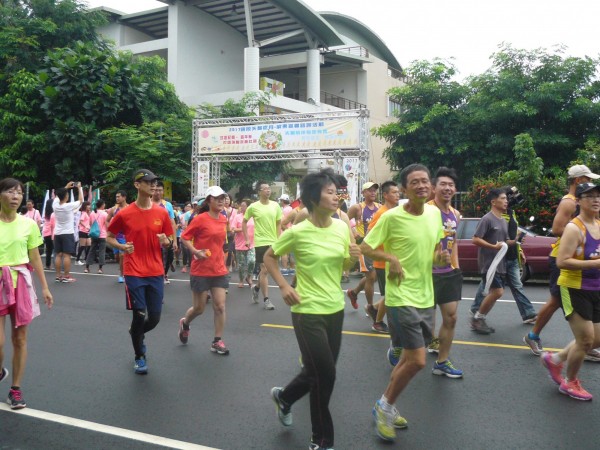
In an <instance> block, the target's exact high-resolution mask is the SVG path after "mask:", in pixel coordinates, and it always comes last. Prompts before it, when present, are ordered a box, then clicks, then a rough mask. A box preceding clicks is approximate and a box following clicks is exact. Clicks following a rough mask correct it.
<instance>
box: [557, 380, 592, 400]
mask: <svg viewBox="0 0 600 450" xmlns="http://www.w3.org/2000/svg"><path fill="white" fill-rule="evenodd" d="M558 390H559V392H560V393H561V394H565V395H568V396H569V397H571V398H574V399H576V400H583V401H589V400H591V399H592V397H593V396H592V394H590V393H589V392H588V391H586V390H585V389H584V388H583V387H581V383H580V382H579V380H578V379H577V378H576V379H574V380H573V381H567V380H563V382H562V383H560V387H559V388H558Z"/></svg>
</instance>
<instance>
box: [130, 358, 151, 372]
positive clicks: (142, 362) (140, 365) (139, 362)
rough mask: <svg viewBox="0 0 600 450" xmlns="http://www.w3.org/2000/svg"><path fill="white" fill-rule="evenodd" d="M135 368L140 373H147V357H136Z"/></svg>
mask: <svg viewBox="0 0 600 450" xmlns="http://www.w3.org/2000/svg"><path fill="white" fill-rule="evenodd" d="M133 369H134V370H135V373H137V374H138V375H146V374H147V373H148V365H147V364H146V358H140V359H136V360H135V365H134V366H133Z"/></svg>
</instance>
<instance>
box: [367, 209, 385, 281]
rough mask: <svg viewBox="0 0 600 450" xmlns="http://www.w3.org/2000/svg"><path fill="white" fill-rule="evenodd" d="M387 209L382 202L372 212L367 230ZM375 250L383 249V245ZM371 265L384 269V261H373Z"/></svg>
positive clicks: (370, 228)
mask: <svg viewBox="0 0 600 450" xmlns="http://www.w3.org/2000/svg"><path fill="white" fill-rule="evenodd" d="M387 210H389V208H388V207H387V206H385V204H383V205H381V206H380V208H379V209H378V210H377V211H376V212H375V214H373V218H372V219H371V222H370V223H369V231H371V230H372V229H373V227H374V226H375V224H376V223H377V221H378V220H379V218H380V217H381V215H382V214H383V213H384V212H386V211H387ZM377 250H383V245H381V246H379V248H378V249H377ZM373 267H374V268H375V269H385V261H373Z"/></svg>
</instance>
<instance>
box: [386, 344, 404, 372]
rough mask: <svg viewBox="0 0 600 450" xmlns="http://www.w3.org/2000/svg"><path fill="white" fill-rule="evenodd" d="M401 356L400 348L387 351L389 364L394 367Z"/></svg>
mask: <svg viewBox="0 0 600 450" xmlns="http://www.w3.org/2000/svg"><path fill="white" fill-rule="evenodd" d="M401 356H402V347H390V348H388V351H387V359H388V361H389V363H390V364H391V365H392V366H394V367H396V365H398V362H399V361H400V357H401Z"/></svg>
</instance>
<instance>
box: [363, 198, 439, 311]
mask: <svg viewBox="0 0 600 450" xmlns="http://www.w3.org/2000/svg"><path fill="white" fill-rule="evenodd" d="M443 237H444V228H443V224H442V219H441V215H440V210H439V209H437V208H436V207H435V206H431V205H425V209H424V210H423V214H421V215H420V216H414V215H412V214H409V213H407V212H406V210H405V209H404V206H403V205H401V206H398V207H397V208H394V209H391V210H389V211H387V212H385V213H384V214H383V215H382V216H381V217H380V218H379V221H378V222H377V224H376V225H375V227H373V229H372V230H370V231H369V233H368V234H367V237H366V238H365V240H364V242H365V243H367V244H368V245H369V246H370V247H371V248H374V249H375V248H377V247H379V246H380V245H382V244H383V248H384V251H385V252H386V253H390V254H393V255H395V256H396V257H397V258H398V260H399V261H400V264H401V265H402V270H403V271H404V279H403V280H402V282H401V283H400V286H398V284H397V283H396V282H395V281H394V282H392V281H389V280H388V282H387V284H386V286H385V304H386V306H414V307H416V308H431V307H433V281H432V272H431V271H432V269H433V252H434V250H435V247H436V245H437V244H438V243H439V242H440V239H442V238H443ZM385 271H386V277H387V276H388V275H389V263H386V265H385Z"/></svg>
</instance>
